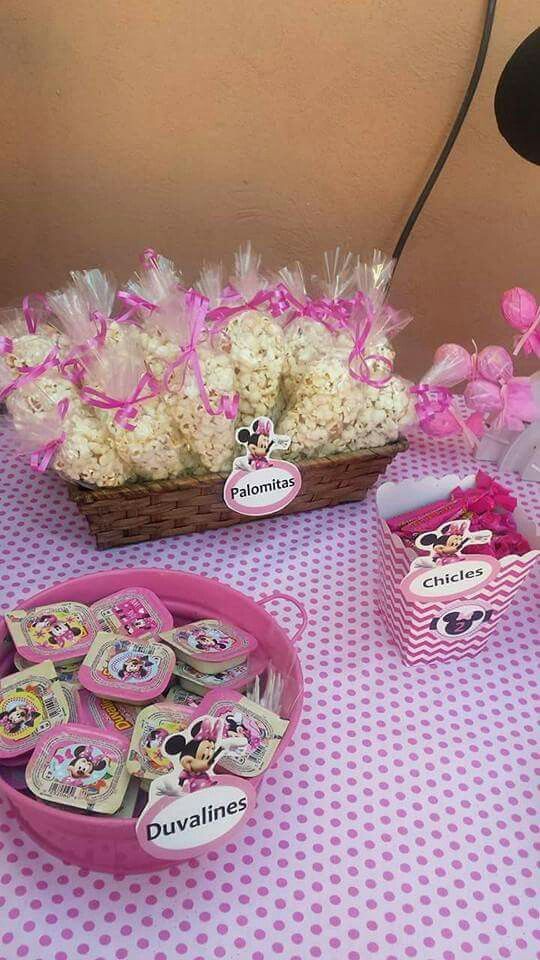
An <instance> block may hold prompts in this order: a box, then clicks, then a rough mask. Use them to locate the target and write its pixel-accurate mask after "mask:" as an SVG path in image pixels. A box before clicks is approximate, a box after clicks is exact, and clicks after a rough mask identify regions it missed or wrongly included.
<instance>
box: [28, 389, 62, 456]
mask: <svg viewBox="0 0 540 960" xmlns="http://www.w3.org/2000/svg"><path fill="white" fill-rule="evenodd" d="M56 409H57V411H58V416H59V417H60V421H62V420H65V418H66V414H67V412H68V409H69V400H68V399H67V398H64V399H63V400H60V401H59V402H58V403H57V405H56ZM65 439H66V432H65V430H63V431H62V433H60V434H59V436H58V437H55V439H54V440H49V442H48V443H44V444H43V445H42V446H41V447H38V448H37V450H34V451H33V452H32V453H31V454H30V467H31V468H32V470H35V471H36V472H37V473H45V471H46V470H47V467H48V466H49V464H50V462H51V460H52V459H53V457H55V456H56V454H57V452H58V450H59V449H60V447H61V446H62V444H63V442H64V440H65Z"/></svg>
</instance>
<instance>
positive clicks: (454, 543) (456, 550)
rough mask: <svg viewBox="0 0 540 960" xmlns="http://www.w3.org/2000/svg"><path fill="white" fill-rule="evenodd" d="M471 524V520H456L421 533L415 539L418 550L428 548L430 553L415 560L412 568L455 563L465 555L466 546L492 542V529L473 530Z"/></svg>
mask: <svg viewBox="0 0 540 960" xmlns="http://www.w3.org/2000/svg"><path fill="white" fill-rule="evenodd" d="M469 526H470V521H469V520H455V521H452V522H451V523H443V524H442V526H440V527H438V528H437V530H433V531H430V532H429V533H422V534H420V536H418V537H417V538H416V540H415V541H414V543H415V546H416V547H417V549H418V550H428V551H429V555H428V556H421V557H417V558H416V560H413V562H412V564H411V570H417V569H419V568H421V567H434V566H437V565H439V564H447V563H454V562H455V561H456V560H459V559H460V558H461V557H462V556H463V550H464V549H465V547H468V546H471V545H472V544H475V545H476V544H485V543H490V541H491V537H492V535H493V534H492V531H491V530H475V531H474V532H471V531H470V530H469Z"/></svg>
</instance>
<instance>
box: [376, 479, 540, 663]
mask: <svg viewBox="0 0 540 960" xmlns="http://www.w3.org/2000/svg"><path fill="white" fill-rule="evenodd" d="M474 481H475V477H474V475H473V474H471V475H470V476H468V477H465V479H463V478H461V477H459V476H458V475H457V474H452V475H447V476H445V477H439V478H437V477H424V478H423V479H422V480H418V479H410V480H404V481H401V482H398V483H384V484H382V485H381V486H380V487H379V489H378V491H377V509H378V516H379V521H378V551H379V558H380V577H379V580H378V595H377V604H378V608H379V610H380V611H381V614H382V617H383V619H384V621H385V623H386V626H387V627H388V630H389V631H390V633H391V635H392V639H393V640H394V642H395V643H396V644H397V646H398V647H399V650H400V653H401V656H402V658H403V660H404V661H405V663H409V664H415V663H430V662H431V661H434V660H456V659H459V658H460V657H464V656H474V655H475V654H477V653H478V652H479V651H480V650H481V649H482V648H483V647H484V646H485V645H486V643H487V640H488V637H489V635H490V633H491V632H492V631H494V630H496V629H497V627H498V624H499V620H500V618H501V616H502V614H503V613H504V611H505V610H506V609H507V608H508V606H509V605H510V603H512V601H513V599H514V597H515V596H516V593H517V592H518V590H519V588H520V586H521V585H522V584H523V583H524V581H525V580H526V579H527V577H528V576H529V575H530V574H531V572H532V569H533V567H534V564H535V563H536V561H537V559H538V557H539V556H540V549H539V548H540V536H539V531H538V528H537V526H536V525H535V523H533V522H532V521H531V520H528V519H527V517H526V516H525V514H524V513H523V511H522V510H521V508H520V507H519V505H518V506H517V507H516V509H515V511H514V518H515V520H516V523H517V527H518V530H519V532H520V533H522V534H523V536H524V537H526V539H527V540H528V542H529V544H530V545H531V550H530V551H529V552H528V553H526V554H524V555H523V556H516V555H512V556H507V557H503V558H502V559H500V560H497V559H495V558H494V557H492V556H489V555H487V554H483V553H477V554H474V553H468V554H457V555H456V556H455V558H453V559H452V560H451V561H450V562H449V561H448V560H447V561H445V562H444V563H440V564H439V563H433V564H432V565H431V566H430V565H429V564H427V563H426V564H423V563H421V562H419V559H418V554H417V553H416V552H415V551H414V550H413V549H412V548H409V547H407V546H406V544H405V543H404V542H403V541H402V540H401V539H400V538H399V537H398V536H397V535H396V534H395V533H392V531H391V530H390V527H389V526H388V523H387V521H388V520H389V519H391V518H392V517H395V516H398V515H401V514H403V513H406V512H408V511H411V510H416V509H418V508H421V507H423V506H426V505H428V504H431V503H436V502H437V501H439V500H443V499H445V498H446V497H447V496H448V495H449V494H450V492H451V491H452V490H453V489H454V488H455V487H457V486H458V484H459V486H460V487H461V488H462V489H465V490H466V489H470V488H471V487H472V486H473V485H474Z"/></svg>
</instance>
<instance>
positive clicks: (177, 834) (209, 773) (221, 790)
mask: <svg viewBox="0 0 540 960" xmlns="http://www.w3.org/2000/svg"><path fill="white" fill-rule="evenodd" d="M248 745H249V744H248V739H247V738H246V737H245V736H239V735H236V734H234V733H233V732H232V730H230V729H228V727H227V723H226V721H225V720H224V719H223V718H220V717H210V716H208V715H206V714H205V715H204V716H200V717H198V718H197V719H196V720H193V722H192V723H191V724H190V726H189V727H188V728H187V729H186V730H184V731H182V733H173V734H171V735H170V736H168V737H167V738H166V739H165V740H164V741H163V742H162V744H161V747H160V749H161V752H162V754H163V756H164V757H165V758H167V760H168V761H169V763H170V765H171V767H172V769H171V770H170V771H169V772H168V773H165V774H164V775H162V776H159V777H157V778H156V779H154V780H152V782H151V783H150V790H149V799H148V805H147V806H146V808H145V809H144V810H143V812H142V814H141V816H140V817H139V820H138V821H137V827H136V833H137V839H138V841H139V843H140V844H141V846H142V847H143V849H144V850H145V851H146V852H147V853H149V854H151V856H154V857H157V858H158V859H165V860H174V859H183V858H185V856H186V853H189V852H191V853H193V854H196V853H204V852H206V851H207V850H210V849H213V848H214V847H215V845H216V843H217V841H218V840H223V839H224V838H225V837H227V838H229V837H230V836H231V834H232V832H233V831H234V830H236V829H237V828H238V827H239V826H240V825H241V824H242V822H243V821H244V820H245V819H246V817H248V816H249V815H250V814H251V813H252V812H253V809H254V807H255V792H254V790H253V787H252V786H251V785H250V783H249V781H246V780H241V779H240V778H238V777H231V776H229V775H228V774H225V775H222V774H219V775H217V774H215V772H214V768H215V766H216V764H218V763H221V762H222V760H223V759H224V758H225V757H227V756H229V757H230V756H233V755H235V754H239V753H241V752H242V751H244V750H246V749H247V748H248Z"/></svg>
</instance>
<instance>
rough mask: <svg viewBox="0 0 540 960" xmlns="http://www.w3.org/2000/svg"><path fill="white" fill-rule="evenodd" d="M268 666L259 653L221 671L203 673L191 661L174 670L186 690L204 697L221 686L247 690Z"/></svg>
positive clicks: (177, 666) (179, 665) (179, 664)
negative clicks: (192, 665) (191, 664)
mask: <svg viewBox="0 0 540 960" xmlns="http://www.w3.org/2000/svg"><path fill="white" fill-rule="evenodd" d="M265 667H266V661H265V659H264V658H263V657H261V656H259V654H255V656H253V657H250V658H249V659H248V660H244V662H243V663H240V664H238V666H236V667H231V669H229V670H223V671H222V672H221V673H201V672H200V670H195V668H194V667H191V666H190V665H189V663H177V665H176V666H175V668H174V672H175V674H176V676H177V677H178V679H179V681H180V683H181V685H182V686H183V688H184V690H189V691H191V692H193V693H197V694H199V695H201V696H203V697H204V695H205V694H206V693H208V692H209V691H210V690H214V689H216V688H219V687H232V688H233V689H234V690H245V688H246V687H248V686H249V684H250V683H251V682H252V681H253V680H254V679H255V677H257V676H258V675H259V674H260V673H262V671H263V670H264V669H265Z"/></svg>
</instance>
